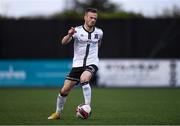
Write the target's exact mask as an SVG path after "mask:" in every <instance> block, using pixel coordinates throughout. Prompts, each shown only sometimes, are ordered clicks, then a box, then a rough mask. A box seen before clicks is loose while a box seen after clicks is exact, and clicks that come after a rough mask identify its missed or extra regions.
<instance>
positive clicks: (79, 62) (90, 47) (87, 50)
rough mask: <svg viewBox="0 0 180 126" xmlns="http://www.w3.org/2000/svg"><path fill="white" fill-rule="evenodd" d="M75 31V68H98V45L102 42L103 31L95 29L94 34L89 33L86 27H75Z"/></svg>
mask: <svg viewBox="0 0 180 126" xmlns="http://www.w3.org/2000/svg"><path fill="white" fill-rule="evenodd" d="M75 31H76V33H75V34H74V35H73V38H74V58H73V67H83V66H88V65H91V64H94V65H96V66H98V63H99V58H98V43H99V42H101V39H102V37H103V31H102V30H101V29H99V28H96V27H94V29H93V31H92V32H88V31H87V30H86V29H85V28H84V26H78V27H75Z"/></svg>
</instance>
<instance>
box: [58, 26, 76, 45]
mask: <svg viewBox="0 0 180 126" xmlns="http://www.w3.org/2000/svg"><path fill="white" fill-rule="evenodd" d="M75 32H76V31H75V28H74V27H71V29H69V31H68V34H67V35H66V36H64V37H63V39H62V41H61V43H62V45H65V44H68V43H69V42H70V41H71V40H72V36H73V35H74V33H75Z"/></svg>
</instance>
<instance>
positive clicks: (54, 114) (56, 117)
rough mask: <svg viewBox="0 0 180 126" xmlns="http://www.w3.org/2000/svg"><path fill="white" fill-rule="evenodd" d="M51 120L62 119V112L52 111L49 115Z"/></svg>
mask: <svg viewBox="0 0 180 126" xmlns="http://www.w3.org/2000/svg"><path fill="white" fill-rule="evenodd" d="M48 119H49V120H56V119H60V114H58V113H56V112H55V113H52V114H51V115H50V116H49V117H48Z"/></svg>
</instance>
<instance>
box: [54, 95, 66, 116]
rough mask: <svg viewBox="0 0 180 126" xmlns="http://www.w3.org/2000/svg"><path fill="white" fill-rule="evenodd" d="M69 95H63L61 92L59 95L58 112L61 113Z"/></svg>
mask: <svg viewBox="0 0 180 126" xmlns="http://www.w3.org/2000/svg"><path fill="white" fill-rule="evenodd" d="M66 98H67V96H61V95H60V94H59V95H58V97H57V103H56V113H58V114H60V113H61V111H62V110H63V107H64V104H65V102H66Z"/></svg>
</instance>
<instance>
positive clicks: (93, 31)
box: [82, 25, 95, 33]
mask: <svg viewBox="0 0 180 126" xmlns="http://www.w3.org/2000/svg"><path fill="white" fill-rule="evenodd" d="M82 27H83V29H84V30H85V31H86V32H88V33H93V32H94V30H95V27H93V30H92V31H91V32H89V31H87V30H86V29H85V27H84V25H83V26H82Z"/></svg>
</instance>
